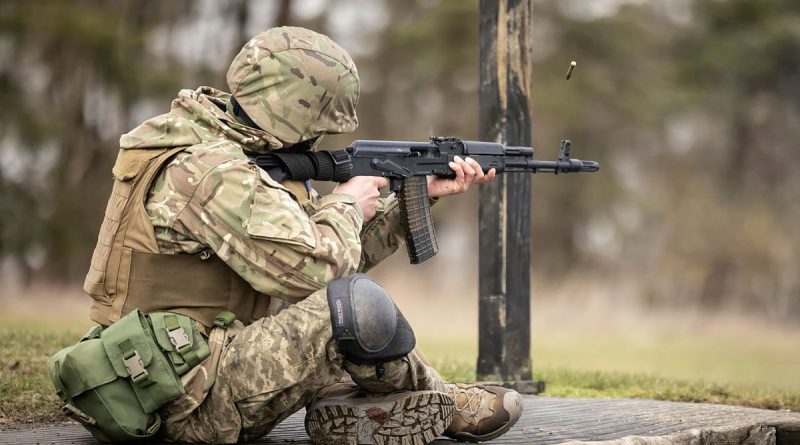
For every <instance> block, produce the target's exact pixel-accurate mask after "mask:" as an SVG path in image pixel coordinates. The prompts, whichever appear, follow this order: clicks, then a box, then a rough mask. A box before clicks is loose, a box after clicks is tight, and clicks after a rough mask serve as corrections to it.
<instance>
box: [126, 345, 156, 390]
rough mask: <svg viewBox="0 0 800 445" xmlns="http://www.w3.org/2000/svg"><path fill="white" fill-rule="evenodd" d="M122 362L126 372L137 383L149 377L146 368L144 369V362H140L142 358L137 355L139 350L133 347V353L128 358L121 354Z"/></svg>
mask: <svg viewBox="0 0 800 445" xmlns="http://www.w3.org/2000/svg"><path fill="white" fill-rule="evenodd" d="M122 363H124V364H125V368H126V369H127V370H128V374H129V375H130V376H131V379H132V380H133V381H134V382H135V383H138V382H140V381H141V380H143V379H146V378H148V377H149V373H148V372H147V370H146V369H144V363H142V358H141V357H140V356H139V351H137V350H135V349H134V350H133V355H131V356H130V357H128V358H125V356H123V357H122ZM142 376H144V377H142Z"/></svg>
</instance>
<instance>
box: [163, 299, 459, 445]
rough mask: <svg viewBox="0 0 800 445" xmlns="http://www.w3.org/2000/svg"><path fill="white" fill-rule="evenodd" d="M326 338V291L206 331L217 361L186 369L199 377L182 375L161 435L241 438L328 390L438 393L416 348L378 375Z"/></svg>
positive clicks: (438, 383) (434, 376)
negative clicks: (181, 384)
mask: <svg viewBox="0 0 800 445" xmlns="http://www.w3.org/2000/svg"><path fill="white" fill-rule="evenodd" d="M332 335H333V333H332V329H331V321H330V312H329V310H328V301H327V297H326V291H325V289H322V290H320V291H317V292H315V293H313V294H311V295H310V296H309V297H308V298H306V299H305V300H303V301H301V302H299V303H297V304H293V305H291V306H289V307H288V308H286V309H284V310H283V311H281V312H280V313H278V314H276V315H272V316H269V317H265V318H262V319H260V320H258V321H256V322H255V323H252V324H250V325H248V326H246V327H244V326H243V325H241V324H240V323H239V324H238V325H234V326H232V327H231V328H229V329H228V330H227V331H223V330H222V329H215V330H213V331H212V333H211V336H210V338H209V344H210V346H211V348H212V351H213V350H214V349H217V350H218V351H219V352H218V353H217V354H216V360H215V354H214V353H213V352H212V356H211V357H209V359H207V361H206V362H204V364H203V365H201V366H198V367H196V368H195V369H194V370H192V372H191V373H190V374H193V373H201V374H202V375H197V374H194V375H190V374H187V375H186V376H184V382H185V383H189V386H188V387H187V388H186V394H184V396H182V397H181V398H179V399H178V400H177V401H175V402H173V403H171V404H170V405H167V406H166V407H164V408H163V409H162V411H161V414H162V418H164V424H163V425H162V428H161V431H160V434H161V436H162V438H163V439H166V440H170V441H180V442H206V443H208V442H215V443H234V442H237V441H247V440H253V439H256V438H259V437H261V436H264V435H265V434H267V433H269V432H270V431H271V430H272V429H273V428H274V427H275V426H276V425H277V424H278V423H279V422H281V421H282V420H284V419H286V418H287V417H288V416H289V415H291V414H293V413H294V412H296V411H298V410H300V409H301V408H303V407H305V406H306V405H308V404H309V403H311V402H313V401H314V400H317V399H320V398H325V397H329V396H331V395H337V394H340V393H343V392H349V391H352V390H355V389H361V390H364V391H366V392H369V393H374V394H383V393H390V392H395V391H402V390H425V389H435V390H439V391H444V381H443V380H442V378H441V377H440V376H439V374H438V373H437V372H436V371H435V370H434V369H433V368H431V367H429V366H427V365H426V364H425V362H424V361H423V359H422V357H421V356H420V354H418V353H417V352H416V351H412V352H411V353H410V354H408V355H407V356H405V357H403V358H401V359H398V360H394V361H390V362H386V363H384V364H383V372H382V373H381V375H380V376H378V375H377V373H376V367H375V366H366V365H355V364H353V363H351V362H348V361H346V360H344V357H342V355H341V354H339V352H338V351H337V348H336V345H335V341H334V340H333V338H332ZM215 362H216V363H215ZM215 371H216V373H217V375H216V377H215V376H214V375H213V373H214V372H215ZM187 376H188V377H187ZM214 377H215V378H214ZM198 382H199V384H198ZM212 384H213V385H212ZM209 386H210V387H209Z"/></svg>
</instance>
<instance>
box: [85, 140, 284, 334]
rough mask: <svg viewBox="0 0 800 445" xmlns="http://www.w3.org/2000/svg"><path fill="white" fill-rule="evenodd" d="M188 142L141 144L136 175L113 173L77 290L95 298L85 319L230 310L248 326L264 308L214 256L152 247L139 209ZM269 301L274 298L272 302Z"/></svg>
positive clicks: (202, 317)
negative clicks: (158, 147) (137, 312)
mask: <svg viewBox="0 0 800 445" xmlns="http://www.w3.org/2000/svg"><path fill="white" fill-rule="evenodd" d="M185 148H186V147H178V148H173V149H171V150H166V151H162V152H158V151H155V152H154V151H153V150H147V152H148V153H147V155H146V158H145V159H144V160H142V161H141V162H140V163H141V164H142V166H141V167H138V168H136V169H135V171H134V173H131V174H127V175H120V174H117V172H116V171H115V179H114V187H113V190H112V193H111V198H110V199H109V201H108V207H107V208H106V213H105V218H104V220H103V224H102V226H101V228H100V235H99V236H98V240H97V246H96V247H95V250H94V255H93V256H92V263H91V267H90V269H89V273H88V274H87V275H86V281H85V282H84V285H83V289H84V291H86V293H88V294H89V295H91V297H92V298H93V299H94V303H93V304H92V308H91V312H90V317H91V318H92V320H94V321H95V322H97V323H99V324H101V325H105V326H108V325H111V324H112V323H114V322H116V321H117V320H119V319H120V318H121V317H122V316H124V315H126V314H128V313H129V312H131V311H132V310H134V309H136V308H138V309H141V310H142V312H144V313H151V312H157V311H170V312H175V313H179V314H183V315H186V316H188V317H191V318H193V319H194V320H196V321H197V322H198V323H200V324H202V325H203V326H204V327H205V328H207V329H205V331H206V333H207V332H208V328H210V327H212V326H213V324H214V317H215V316H216V315H217V314H219V313H220V312H222V311H231V312H233V313H234V314H236V317H237V318H238V319H239V320H241V321H242V322H244V323H245V324H249V323H251V322H253V321H255V320H257V319H259V318H262V317H264V316H266V315H268V314H269V313H270V297H268V296H266V295H264V294H260V293H258V292H257V291H256V290H255V289H253V288H252V286H250V284H248V283H247V282H246V281H245V280H243V279H242V278H241V277H240V276H239V275H237V274H236V273H235V272H234V271H233V270H232V269H231V268H229V267H228V266H227V265H226V264H225V263H224V262H223V261H222V260H221V259H219V257H217V256H216V255H210V251H204V252H202V253H201V254H197V255H167V254H161V253H159V251H158V245H157V243H156V238H155V234H154V230H153V226H152V224H151V223H150V219H149V217H148V215H147V212H146V210H145V201H146V199H147V192H148V190H149V189H150V186H151V185H152V183H153V180H154V179H155V177H156V175H157V174H158V173H159V172H160V171H161V169H162V167H163V166H164V165H165V164H166V163H167V162H168V161H169V160H170V158H171V157H172V156H174V155H175V154H177V153H178V152H180V151H182V150H184V149H185ZM275 303H278V301H276V302H275Z"/></svg>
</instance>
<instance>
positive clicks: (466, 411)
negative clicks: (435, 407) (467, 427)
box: [448, 385, 488, 421]
mask: <svg viewBox="0 0 800 445" xmlns="http://www.w3.org/2000/svg"><path fill="white" fill-rule="evenodd" d="M485 393H486V391H484V390H483V389H481V388H480V387H477V386H473V387H469V388H462V387H460V386H457V385H452V386H450V387H449V388H448V395H449V396H450V398H451V399H453V405H454V407H455V410H456V412H457V413H460V414H462V415H463V416H465V417H469V418H471V419H473V420H474V421H477V420H478V417H479V413H480V412H481V410H483V408H484V407H485V406H486V403H487V402H488V399H487V398H486V397H483V396H484V395H485ZM459 396H461V397H459Z"/></svg>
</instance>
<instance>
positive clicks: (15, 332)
mask: <svg viewBox="0 0 800 445" xmlns="http://www.w3.org/2000/svg"><path fill="white" fill-rule="evenodd" d="M16 324H17V323H12V325H11V326H9V325H4V326H3V327H2V328H0V345H2V348H0V424H4V423H18V422H49V421H54V420H59V419H61V416H60V414H59V406H60V403H59V402H60V401H59V399H58V397H56V395H55V392H54V390H53V387H52V385H51V384H50V380H49V379H48V377H47V370H46V367H47V358H48V357H49V356H50V355H51V354H52V353H54V352H56V351H58V350H59V349H61V348H63V347H65V346H68V345H70V344H72V343H74V342H75V340H76V339H77V338H79V337H80V336H81V334H83V332H82V331H81V330H80V329H75V328H68V329H64V330H61V329H58V328H55V327H53V326H52V325H51V326H47V327H44V328H42V329H40V330H33V329H31V328H29V327H23V326H19V325H17V326H14V325H16Z"/></svg>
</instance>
